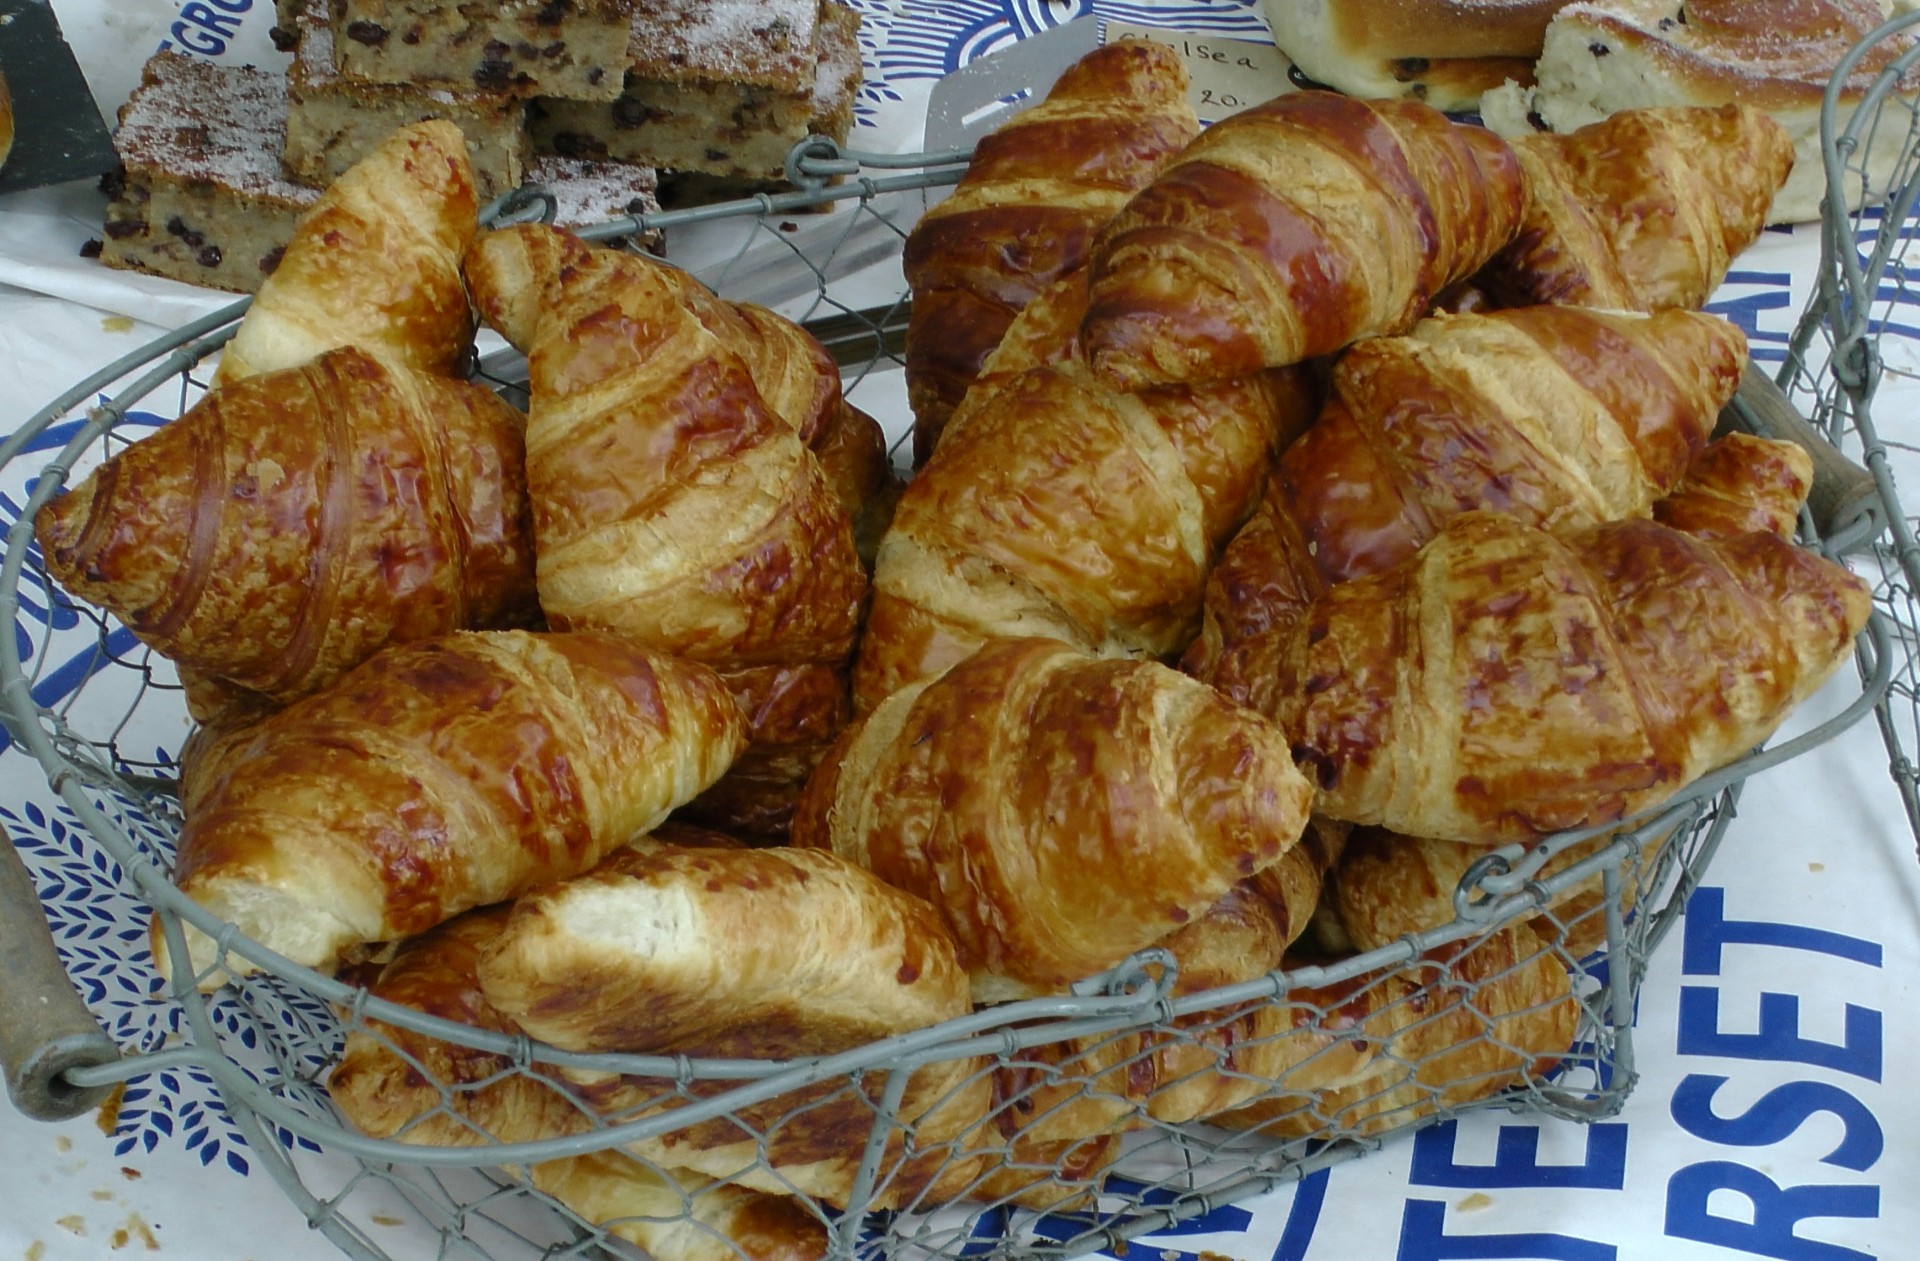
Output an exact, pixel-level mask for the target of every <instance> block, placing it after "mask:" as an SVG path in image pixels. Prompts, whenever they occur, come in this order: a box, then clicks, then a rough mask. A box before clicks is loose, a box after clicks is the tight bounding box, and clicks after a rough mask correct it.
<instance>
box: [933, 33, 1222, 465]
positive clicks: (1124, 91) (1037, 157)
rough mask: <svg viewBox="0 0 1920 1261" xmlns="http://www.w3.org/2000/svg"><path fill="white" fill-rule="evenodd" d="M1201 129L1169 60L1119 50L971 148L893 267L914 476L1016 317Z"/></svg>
mask: <svg viewBox="0 0 1920 1261" xmlns="http://www.w3.org/2000/svg"><path fill="white" fill-rule="evenodd" d="M1199 130H1200V123H1199V120H1198V119H1196V118H1195V117H1194V113H1193V107H1192V106H1191V105H1189V104H1188V102H1187V71H1186V66H1185V63H1183V62H1182V61H1181V60H1180V58H1179V56H1178V54H1176V53H1175V52H1174V51H1173V50H1172V49H1170V48H1166V47H1163V46H1161V45H1159V44H1153V43H1148V42H1146V41H1144V40H1116V41H1115V42H1114V43H1111V44H1107V45H1104V46H1102V47H1100V48H1097V49H1095V50H1094V51H1093V52H1091V53H1089V54H1087V55H1086V56H1085V57H1083V58H1082V59H1081V60H1080V62H1079V63H1078V64H1077V65H1075V66H1072V67H1070V68H1069V69H1068V70H1067V72H1066V73H1065V74H1063V75H1062V76H1061V77H1060V79H1059V80H1058V81H1057V82H1056V83H1055V84H1054V85H1053V88H1052V89H1051V90H1050V91H1049V92H1048V94H1047V99H1046V100H1045V101H1042V102H1041V103H1040V104H1038V105H1036V106H1034V107H1033V108H1032V109H1029V110H1027V111H1025V112H1023V113H1021V114H1018V115H1015V116H1014V117H1013V118H1012V119H1011V120H1009V121H1008V122H1007V123H1005V124H1003V125H1002V126H1001V127H1000V128H999V129H998V130H997V131H995V132H994V133H993V134H991V135H988V136H986V137H984V138H983V139H982V140H981V141H980V143H979V144H978V145H977V146H976V147H975V149H974V154H973V160H972V161H971V162H970V163H969V164H968V166H967V173H966V175H965V177H964V178H963V179H962V180H961V182H960V185H959V187H958V188H956V189H955V190H954V192H953V195H952V196H950V197H948V198H947V199H946V200H945V201H942V202H941V203H940V204H938V205H937V206H935V207H934V208H933V209H932V210H931V211H929V212H928V213H927V216H926V217H925V218H924V219H922V220H921V221H920V222H919V223H918V224H917V225H916V226H915V227H914V229H913V231H912V232H911V233H910V234H909V235H908V237H907V243H906V247H905V253H904V255H903V257H902V264H903V266H904V268H905V270H906V276H907V283H908V285H909V286H910V287H911V288H912V290H913V314H912V317H911V321H910V323H909V324H908V328H907V357H906V365H907V389H908V398H909V401H910V402H911V403H912V405H913V412H914V463H915V464H916V465H919V464H923V463H925V462H926V460H927V457H928V456H930V455H931V454H932V453H933V448H934V446H935V444H936V443H937V442H938V440H939V435H940V431H941V430H942V429H943V428H945V426H946V422H947V418H948V416H949V415H950V414H951V413H952V412H953V409H954V408H956V407H958V406H959V405H960V401H961V400H962V399H963V398H964V397H966V393H967V387H968V386H969V385H970V384H972V381H973V378H974V376H975V375H976V374H977V373H978V372H979V371H980V367H981V364H982V363H984V362H985V360H986V358H987V356H988V355H990V354H991V353H992V352H993V349H994V347H995V346H996V345H998V344H999V342H1000V338H1001V335H1002V334H1003V333H1005V332H1006V329H1007V326H1008V325H1009V324H1010V323H1012V321H1013V317H1014V316H1015V315H1016V314H1017V313H1018V312H1019V310H1020V308H1021V307H1022V306H1024V305H1025V304H1026V303H1027V301H1028V300H1029V299H1031V298H1032V297H1033V296H1034V295H1035V294H1036V293H1038V292H1039V291H1040V290H1041V289H1042V288H1044V287H1045V286H1046V285H1048V284H1049V283H1051V282H1052V281H1053V280H1055V279H1057V278H1058V277H1060V276H1062V275H1065V274H1066V273H1067V272H1070V271H1072V270H1074V269H1075V268H1077V267H1079V266H1080V265H1081V264H1082V263H1084V262H1085V260H1086V257H1087V249H1088V246H1089V245H1090V243H1091V241H1092V239H1093V235H1094V233H1095V232H1096V231H1098V230H1099V228H1100V226H1101V225H1102V224H1104V223H1106V222H1107V220H1108V219H1110V218H1112V217H1113V215H1114V212H1116V211H1117V210H1119V209H1120V207H1121V206H1122V205H1123V204H1124V203H1125V202H1126V200H1127V198H1128V196H1129V195H1131V194H1132V193H1133V192H1134V191H1135V190H1136V189H1139V188H1141V187H1142V186H1144V185H1145V184H1146V182H1147V181H1148V180H1149V179H1151V178H1152V177H1153V175H1154V173H1155V172H1156V171H1158V170H1159V169H1160V167H1161V165H1162V164H1163V163H1165V162H1166V160H1167V159H1169V158H1171V157H1172V156H1173V155H1174V154H1175V153H1176V152H1178V151H1179V150H1180V148H1181V147H1182V146H1184V145H1185V144H1186V143H1187V142H1188V141H1190V140H1192V139H1193V137H1194V136H1195V135H1196V134H1197V133H1198V132H1199Z"/></svg>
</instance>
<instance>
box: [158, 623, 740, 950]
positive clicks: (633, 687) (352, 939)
mask: <svg viewBox="0 0 1920 1261" xmlns="http://www.w3.org/2000/svg"><path fill="white" fill-rule="evenodd" d="M742 739H743V733H742V731H741V720H740V714H739V711H738V710H737V709H736V708H735V707H734V705H733V702H732V700H731V699H730V698H729V697H728V696H727V694H726V690H725V688H724V687H723V686H722V685H721V683H720V680H719V679H718V678H717V677H716V676H715V675H714V674H713V673H712V672H711V671H709V670H706V669H705V668H703V667H700V666H697V665H694V664H692V663H690V662H685V661H679V660H676V659H673V658H670V657H664V656H650V655H648V654H647V653H645V652H642V651H641V650H639V649H638V648H635V647H633V646H631V645H629V644H625V643H622V642H620V641H618V640H615V639H612V638H610V637H607V636H603V635H592V634H576V635H532V634H527V633H525V632H519V631H499V632H492V633H471V634H456V635H453V636H448V637H444V638H440V639H432V640H426V641H423V642H421V643H418V644H410V645H404V646H401V647H397V648H392V649H389V650H387V651H386V652H384V653H382V654H380V655H378V656H376V657H374V658H373V659H372V660H370V661H368V662H367V663H366V664H365V665H363V666H361V667H360V668H359V669H358V670H356V671H354V672H353V673H352V674H349V675H348V676H347V677H346V678H344V679H342V680H341V681H340V682H339V683H338V684H336V685H335V686H333V687H332V688H330V689H328V690H327V691H325V692H323V693H320V694H318V695H316V696H313V697H310V698H308V699H307V700H305V701H302V702H299V703H297V704H295V705H292V706H289V707H288V708H287V709H284V710H282V711H280V712H279V713H277V714H275V715H273V716H271V717H269V718H267V719H265V720H264V721H262V722H260V723H259V724H258V725H256V726H255V727H254V728H252V730H251V731H250V732H249V733H248V735H247V737H246V738H245V739H244V740H242V741H240V742H239V743H238V744H237V745H235V746H234V747H232V748H230V749H228V750H227V752H226V753H225V755H224V757H223V758H222V760H221V763H220V766H219V767H218V770H217V772H216V777H215V779H214V781H213V783H212V784H211V785H210V786H209V787H208V788H207V789H206V790H205V792H204V795H203V797H202V800H201V804H200V809H199V811H198V812H197V814H196V816H195V817H194V818H191V819H189V820H187V823H186V826H185V827H184V828H183V829H182V831H181V835H180V846H179V854H178V858H177V861H176V864H175V868H174V879H175V881H176V882H177V883H178V884H179V886H180V888H181V890H182V891H183V892H185V893H186V894H187V895H188V896H189V897H192V898H194V899H195V900H196V901H198V902H199V903H200V904H201V905H203V906H205V907H206V908H207V909H208V910H210V911H212V912H213V913H214V914H216V915H218V916H219V917H220V918H222V919H225V920H231V921H233V922H234V923H237V924H238V925H239V926H240V928H241V931H243V932H244V933H246V934H247V935H248V936H250V937H252V938H254V939H255V940H256V941H259V942H261V943H262V944H263V945H265V946H266V947H268V948H269V949H271V950H275V951H278V952H279V953H281V954H283V955H285V956H287V957H288V958H290V959H292V960H294V961H295V962H296V963H301V964H304V965H306V966H308V967H312V968H318V969H321V970H323V971H326V970H331V969H332V967H333V966H334V963H335V961H336V959H337V958H338V957H339V955H340V952H341V951H342V950H344V949H346V948H348V947H350V946H354V945H358V944H361V943H367V942H381V941H391V940H394V939H396V938H400V937H405V936H408V935H410V934H414V933H419V932H424V931H425V930H426V929H429V928H431V927H433V926H434V925H435V924H438V923H440V922H441V921H442V920H445V919H448V918H450V917H452V916H454V915H457V914H459V913H460V912H461V911H464V910H468V909H470V908H472V907H476V906H484V905H487V904H489V903H493V902H499V901H502V900H504V899H507V898H510V897H513V896H516V895H518V894H519V893H521V892H523V891H525V890H527V889H530V888H532V887H534V886H535V885H538V884H542V883H546V882H549V881H552V880H556V879H561V878H564V877H566V876H570V875H575V874H577V873H579V872H582V871H585V870H586V869H588V868H589V867H591V866H593V864H594V863H595V862H597V861H598V860H599V859H600V857H601V856H602V855H603V854H605V853H607V852H608V851H609V850H610V849H612V848H613V847H615V846H617V845H620V844H623V843H625V842H626V841H628V840H630V839H632V838H633V837H635V836H638V835H640V834H642V833H644V832H646V831H647V830H649V829H650V828H652V827H654V826H655V825H656V824H658V823H659V822H660V821H661V820H662V819H664V818H665V817H666V815H667V812H668V811H669V810H671V809H672V808H673V807H675V806H677V805H679V804H681V803H682V802H685V801H687V800H689V799H691V798H692V797H693V796H694V795H695V794H697V793H698V792H699V791H700V790H701V789H703V788H705V787H706V786H707V785H708V784H711V783H712V782H713V781H714V780H715V779H717V778H719V776H720V773H721V772H722V771H724V770H725V769H726V768H727V766H728V764H729V763H731V762H732V760H733V758H734V756H735V755H736V754H737V753H738V752H739V750H740V746H741V742H742ZM187 935H188V939H189V946H190V949H191V951H192V957H191V959H190V960H176V959H169V958H167V957H166V952H165V951H164V950H156V952H155V954H156V958H158V959H159V960H160V966H161V969H162V971H163V972H171V970H172V969H173V968H176V967H183V966H184V967H188V968H191V969H192V972H193V974H194V975H195V976H196V977H197V978H198V979H200V980H202V981H204V982H207V983H210V984H218V983H219V982H220V981H221V980H222V979H223V978H222V977H221V976H220V975H219V974H218V973H217V972H216V973H214V974H213V975H205V974H204V970H206V969H208V968H209V967H211V965H212V964H213V962H214V961H215V958H216V953H215V951H214V948H213V943H212V942H211V941H210V940H208V939H207V938H205V937H204V936H202V935H201V934H199V933H198V932H197V931H196V930H194V929H191V928H189V929H188V930H187ZM225 963H226V965H227V968H228V969H229V970H232V971H239V970H242V969H245V968H246V967H247V966H248V965H247V964H246V963H245V962H244V961H243V960H241V959H239V958H237V957H234V956H226V957H225Z"/></svg>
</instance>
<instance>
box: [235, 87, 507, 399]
mask: <svg viewBox="0 0 1920 1261" xmlns="http://www.w3.org/2000/svg"><path fill="white" fill-rule="evenodd" d="M478 216H479V201H478V197H477V194H476V193H475V191H474V183H473V166H472V163H471V162H470V161H469V160H468V158H467V142H466V138H465V137H464V136H462V135H461V134H460V129H459V128H458V127H456V126H454V125H453V124H452V123H449V122H438V121H435V122H424V123H415V124H412V125H411V126H407V127H402V128H401V129H400V130H398V131H396V132H394V133H393V134H392V135H391V136H389V137H388V138H387V139H386V141H385V142H383V143H382V144H381V145H380V147H379V148H377V149H375V150H374V151H373V152H372V153H370V154H368V155H367V156H366V157H365V158H363V159H361V160H360V161H359V162H358V163H356V164H355V165H354V166H353V167H352V168H351V169H350V170H348V171H347V173H346V174H344V175H342V176H341V177H340V178H339V179H337V180H335V181H334V182H333V184H332V186H331V187H329V188H328V189H327V191H326V192H325V193H323V194H321V197H320V200H319V201H317V202H315V203H314V205H313V207H312V208H311V209H310V210H308V211H307V212H306V213H305V214H304V215H302V216H301V218H300V221H299V223H298V224H296V225H295V227H294V231H293V239H292V240H291V241H289V242H288V243H287V248H286V253H285V254H284V255H282V257H281V259H280V263H279V266H277V267H276V268H274V271H273V274H272V275H271V276H269V277H268V278H267V280H266V282H265V283H264V284H262V285H261V286H260V293H259V296H258V297H256V298H255V299H254V303H253V305H252V306H251V307H250V308H248V310H247V314H246V316H245V317H244V318H243V319H242V320H241V321H240V331H239V332H237V333H235V334H234V338H233V340H232V341H231V342H229V343H228V344H227V348H226V349H225V350H224V351H223V352H222V353H221V356H220V366H219V368H218V369H217V370H216V371H215V373H214V378H213V380H214V384H215V385H224V384H227V383H228V382H232V381H238V380H241V379H243V378H245V377H249V376H254V375H257V374H259V373H262V372H271V371H273V370H275V369H278V368H291V367H295V366H297V365H299V364H302V363H305V362H306V361H307V360H309V359H311V358H313V357H314V356H315V355H317V354H320V353H321V352H322V351H326V350H332V349H333V348H335V347H336V346H356V347H358V348H359V349H361V350H364V351H366V352H367V353H368V354H369V355H372V356H373V357H374V358H376V359H380V360H382V361H384V362H388V363H393V364H397V365H400V366H402V367H407V368H414V369H417V370H419V371H422V372H435V373H441V374H451V373H452V372H453V371H454V369H455V368H456V366H457V365H458V364H459V361H460V357H461V356H462V355H463V354H465V353H466V350H467V347H468V345H469V344H470V342H471V340H472V336H473V313H472V311H471V310H470V309H469V308H468V306H467V292H466V288H465V286H463V285H462V284H461V281H460V257H461V255H462V254H463V253H465V251H466V248H467V244H468V242H470V241H472V240H473V233H474V225H475V223H476V222H477V221H478Z"/></svg>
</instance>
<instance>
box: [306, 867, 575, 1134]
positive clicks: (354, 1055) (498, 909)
mask: <svg viewBox="0 0 1920 1261" xmlns="http://www.w3.org/2000/svg"><path fill="white" fill-rule="evenodd" d="M512 909H513V908H512V906H511V904H508V903H502V904H500V905H496V906H489V907H483V908H481V909H479V910H473V911H468V912H467V913H466V914H464V915H457V916H455V917H454V918H452V919H450V920H448V921H447V922H446V923H444V924H441V925H440V926H439V927H437V928H433V929H429V930H428V931H427V932H424V933H422V934H420V935H419V936H417V937H412V938H409V939H408V940H406V941H404V942H401V943H400V945H399V947H398V948H397V949H396V950H395V951H394V955H393V958H392V959H391V960H389V961H388V962H387V963H386V964H385V965H384V966H382V967H381V968H380V970H379V972H378V974H377V975H376V976H375V978H374V979H373V980H372V982H371V983H370V984H369V985H368V986H367V990H368V992H369V993H371V994H372V995H373V996H374V997H376V998H383V999H386V1000H387V1001H388V1002H391V1003H397V1004H398V1005H400V1006H402V1007H406V1008H410V1009H411V1010H413V1011H417V1012H420V1013H422V1014H424V1015H428V1016H437V1017H439V1018H440V1019H442V1020H452V1021H456V1022H458V1023H460V1024H463V1025H467V1026H469V1027H471V1028H474V1029H480V1030H484V1031H486V1032H488V1033H502V1034H518V1033H519V1032H520V1029H519V1027H518V1026H516V1025H515V1024H514V1023H513V1021H512V1020H510V1019H508V1018H507V1017H506V1016H504V1015H503V1014H501V1012H500V1010H499V1009H498V1008H496V1007H495V1006H494V1005H493V1004H492V1003H490V1002H488V1001H487V998H486V995H485V994H483V993H481V992H480V983H479V974H478V967H479V959H480V951H481V949H482V947H484V946H485V945H486V944H487V943H488V942H490V941H492V940H493V939H494V938H495V937H497V936H499V934H500V930H501V929H502V928H504V927H505V926H506V923H507V916H508V914H509V913H510V912H511V911H512ZM513 1070H514V1063H513V1059H512V1057H511V1056H508V1055H504V1054H500V1053H497V1052H492V1051H484V1050H481V1049H479V1048H477V1047H472V1046H467V1045H464V1044H462V1043H458V1042H447V1041H443V1040H441V1039H439V1038H433V1037H428V1036H427V1035H425V1034H422V1033H416V1032H414V1031H413V1030H410V1029H406V1028H402V1027H401V1026H398V1025H389V1024H385V1023H382V1022H379V1021H371V1020H370V1021H367V1022H366V1023H365V1025H363V1026H361V1027H359V1028H355V1029H354V1030H352V1031H351V1032H350V1033H348V1034H347V1039H346V1045H345V1047H344V1048H343V1049H342V1050H341V1053H340V1059H339V1060H338V1061H337V1062H336V1063H335V1064H334V1066H333V1070H332V1072H331V1073H329V1074H328V1076H327V1093H328V1094H329V1095H330V1096H331V1097H332V1099H333V1102H334V1106H335V1107H337V1108H339V1109H340V1112H341V1115H343V1116H345V1117H346V1118H347V1120H349V1121H351V1122H352V1123H353V1124H354V1126H355V1127H356V1128H358V1129H359V1130H360V1131H361V1132H362V1133H364V1134H367V1135H370V1136H372V1137H374V1138H392V1139H398V1140H400V1141H401V1142H406V1143H419V1144H421V1145H423V1146H430V1147H477V1146H484V1145H487V1144H491V1143H523V1142H530V1141H533V1140H536V1139H543V1138H559V1137H562V1136H563V1135H567V1134H583V1133H585V1132H587V1131H588V1130H589V1129H591V1128H592V1127H593V1118H592V1115H591V1114H590V1113H589V1112H588V1111H587V1109H586V1107H585V1106H584V1105H583V1104H581V1103H580V1102H579V1101H578V1100H576V1099H574V1098H573V1097H572V1096H571V1095H569V1094H568V1093H567V1090H566V1086H565V1083H564V1082H562V1081H561V1080H560V1079H559V1078H558V1076H557V1075H555V1074H554V1071H553V1070H552V1069H551V1068H545V1067H541V1066H537V1065H536V1066H530V1067H528V1068H526V1069H524V1070H522V1071H519V1072H515V1071H513ZM443 1088H444V1089H443Z"/></svg>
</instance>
